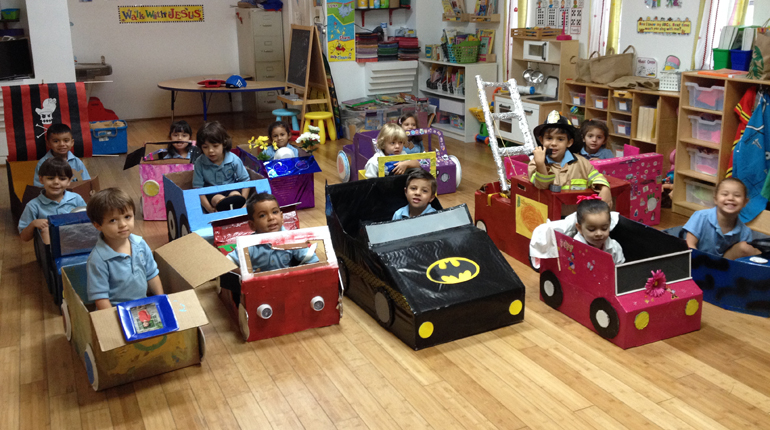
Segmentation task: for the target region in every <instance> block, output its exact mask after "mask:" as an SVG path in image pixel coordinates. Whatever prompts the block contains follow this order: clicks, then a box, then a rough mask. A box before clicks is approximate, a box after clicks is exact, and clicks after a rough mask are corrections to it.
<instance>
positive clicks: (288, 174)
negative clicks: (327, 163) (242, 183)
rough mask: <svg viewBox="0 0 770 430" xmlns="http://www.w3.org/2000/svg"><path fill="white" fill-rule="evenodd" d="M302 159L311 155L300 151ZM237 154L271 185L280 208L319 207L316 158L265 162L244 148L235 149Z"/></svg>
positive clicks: (242, 146) (246, 146) (244, 146)
mask: <svg viewBox="0 0 770 430" xmlns="http://www.w3.org/2000/svg"><path fill="white" fill-rule="evenodd" d="M299 152H300V155H302V154H307V153H306V152H305V151H304V150H302V149H300V150H299ZM233 154H235V155H237V156H238V157H240V159H241V161H243V165H244V166H246V167H248V168H250V169H252V170H254V171H255V172H257V173H259V174H260V175H262V176H264V177H265V178H267V179H268V180H269V181H270V189H272V190H273V195H274V196H275V198H276V200H278V204H279V205H280V206H286V205H291V204H296V205H297V209H305V208H313V207H315V186H314V184H315V182H314V177H315V175H314V173H319V172H320V171H321V167H319V166H318V162H317V161H316V160H315V158H314V157H313V156H312V155H306V156H301V157H297V158H284V159H282V160H270V161H262V160H260V159H259V158H257V155H258V152H256V150H251V149H249V146H248V145H241V146H239V147H238V148H235V149H233Z"/></svg>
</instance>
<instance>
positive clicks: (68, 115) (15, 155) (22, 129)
mask: <svg viewBox="0 0 770 430" xmlns="http://www.w3.org/2000/svg"><path fill="white" fill-rule="evenodd" d="M3 104H4V113H5V135H6V137H7V139H8V161H25V160H39V159H40V158H42V157H43V156H44V155H45V153H46V151H47V148H46V146H45V133H46V131H47V130H48V127H50V126H51V124H54V123H63V124H67V125H68V126H70V128H71V129H72V138H73V139H74V140H75V146H74V147H73V148H72V152H73V153H74V154H75V155H76V156H77V157H90V156H91V128H90V125H89V123H88V102H87V100H86V89H85V86H84V85H83V83H82V82H78V83H66V84H65V83H59V84H42V85H18V86H12V87H3Z"/></svg>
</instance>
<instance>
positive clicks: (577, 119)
mask: <svg viewBox="0 0 770 430" xmlns="http://www.w3.org/2000/svg"><path fill="white" fill-rule="evenodd" d="M584 118H585V115H583V114H582V113H571V114H569V122H571V123H572V125H574V126H575V127H580V126H581V125H582V124H583V119H584Z"/></svg>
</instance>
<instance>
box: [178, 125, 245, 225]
mask: <svg viewBox="0 0 770 430" xmlns="http://www.w3.org/2000/svg"><path fill="white" fill-rule="evenodd" d="M196 138H197V139H198V145H199V146H200V150H201V152H202V153H203V155H204V157H198V159H197V160H195V167H194V169H193V183H192V186H193V188H203V187H212V186H215V185H226V184H234V183H236V182H246V181H248V180H249V173H248V172H246V168H244V167H243V162H242V161H241V159H240V158H238V157H236V156H235V155H233V153H232V152H230V150H231V149H232V148H233V141H232V139H231V138H230V135H228V134H227V131H226V130H225V128H224V127H222V124H220V123H219V122H217V121H214V122H209V123H206V124H204V125H203V127H201V129H200V130H198V135H197V137H196ZM248 195H249V189H248V188H244V189H242V190H233V191H230V192H229V193H228V195H227V196H225V195H224V194H214V195H211V196H206V195H203V196H200V198H201V205H202V206H203V209H205V210H206V212H208V213H214V212H216V211H217V209H216V207H217V205H219V204H220V203H222V201H223V200H225V199H226V198H228V199H229V200H227V201H226V202H225V203H223V205H224V206H226V207H228V208H229V207H231V206H232V207H234V208H236V209H237V208H240V207H243V203H244V201H245V200H246V197H247V196H248Z"/></svg>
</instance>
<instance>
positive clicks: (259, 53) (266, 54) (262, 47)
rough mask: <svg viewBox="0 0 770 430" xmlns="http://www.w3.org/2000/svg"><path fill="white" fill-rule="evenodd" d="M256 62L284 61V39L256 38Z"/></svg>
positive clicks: (278, 37)
mask: <svg viewBox="0 0 770 430" xmlns="http://www.w3.org/2000/svg"><path fill="white" fill-rule="evenodd" d="M254 60H255V61H257V62H265V61H283V37H282V36H277V37H264V36H256V37H254Z"/></svg>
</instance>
